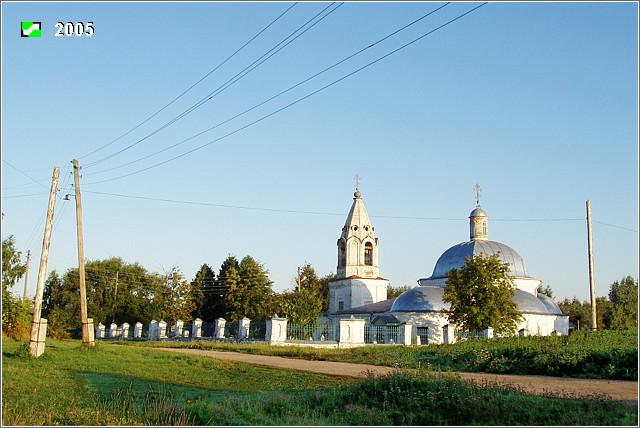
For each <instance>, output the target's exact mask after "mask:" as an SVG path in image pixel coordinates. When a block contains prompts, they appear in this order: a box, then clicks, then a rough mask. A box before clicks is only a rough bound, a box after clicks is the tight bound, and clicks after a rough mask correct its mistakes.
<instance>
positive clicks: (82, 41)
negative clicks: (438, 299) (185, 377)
mask: <svg viewBox="0 0 640 428" xmlns="http://www.w3.org/2000/svg"><path fill="white" fill-rule="evenodd" d="M444 4H445V3H432V2H410V3H397V2H389V3H384V2H375V3H361V2H355V3H344V4H342V5H341V6H340V7H338V8H337V9H335V10H333V8H334V7H335V6H338V5H339V3H335V4H334V6H331V3H321V2H320V3H315V2H314V3H304V2H302V3H298V4H296V5H295V6H294V7H293V8H291V9H290V10H288V12H287V13H286V14H284V15H283V16H282V17H281V18H280V19H278V20H277V21H276V22H275V23H273V25H271V26H270V27H269V28H268V29H266V30H265V31H264V32H263V33H261V34H260V35H258V36H257V37H256V38H255V39H254V40H252V41H251V43H249V44H248V45H247V46H246V47H244V48H243V49H241V50H239V49H240V48H241V47H242V46H243V45H244V44H245V43H247V42H248V41H250V40H251V39H252V38H253V37H254V36H256V35H257V34H258V33H259V32H260V31H261V30H263V29H264V28H265V27H267V26H268V25H269V24H270V23H272V22H273V21H274V20H275V19H276V18H277V17H278V16H280V15H281V14H282V13H283V12H285V11H286V10H287V9H288V8H289V7H290V6H292V5H293V3H287V2H277V3H263V2H260V3H206V2H196V3H184V2H175V3H173V2H158V3H153V2H145V3H115V2H113V3H111V2H105V3H97V2H91V3H76V2H68V3H56V2H46V3H28V2H26V3H21V2H18V3H11V2H3V3H2V165H1V167H2V213H3V219H2V237H3V238H5V237H7V236H8V235H10V234H13V235H14V236H15V238H16V241H17V246H18V248H19V249H20V250H22V251H23V255H24V256H26V252H27V250H28V249H30V250H31V253H32V262H31V269H30V277H29V287H28V290H29V294H30V295H33V294H34V293H35V288H36V279H37V275H38V265H39V260H40V252H41V247H42V239H43V234H44V218H45V213H46V208H47V203H48V193H49V188H50V185H51V176H52V172H53V167H54V165H57V166H59V167H60V169H61V179H60V185H59V187H60V191H59V194H58V196H59V197H58V200H57V202H56V213H55V227H54V230H53V235H52V243H51V250H50V260H49V265H48V272H50V271H51V270H53V269H56V270H57V271H58V272H59V273H63V272H65V271H66V270H67V269H69V268H72V267H77V250H76V229H75V224H76V220H75V206H74V202H73V198H71V200H70V201H65V200H64V195H65V194H67V193H71V194H72V193H73V189H72V187H71V184H72V183H73V178H72V175H71V171H72V169H71V160H72V159H78V160H79V163H80V165H81V166H82V167H83V169H82V179H81V190H82V205H83V210H84V218H83V224H84V246H85V258H86V259H87V260H97V259H105V258H109V257H112V256H117V257H122V258H123V259H124V260H125V261H127V262H139V263H140V264H141V265H142V266H144V267H145V268H146V269H148V270H149V271H152V272H164V271H166V270H169V269H170V268H171V267H172V266H174V265H177V266H178V267H179V268H180V269H181V270H182V272H183V273H184V274H185V276H186V278H187V279H188V280H191V279H192V278H193V277H194V275H195V273H196V271H197V270H198V269H199V267H200V266H201V265H202V264H203V263H207V264H209V265H210V266H211V267H212V268H213V269H214V270H216V271H217V270H218V269H219V267H220V264H221V263H222V261H223V260H224V259H225V258H226V257H227V256H228V255H229V254H233V255H236V256H237V257H238V258H242V257H244V256H245V255H251V256H252V257H254V258H255V259H257V260H259V261H260V262H261V263H263V264H264V266H265V268H266V269H268V270H269V272H270V278H271V280H272V281H273V282H274V289H275V290H276V291H282V290H284V289H287V288H292V287H293V286H294V278H295V275H296V269H297V267H298V266H302V265H303V264H304V263H305V262H308V263H311V264H312V265H313V266H314V267H315V268H316V271H317V272H318V273H319V274H320V275H325V274H328V273H332V272H335V271H336V263H337V247H336V242H337V239H338V237H339V235H340V231H341V228H342V226H343V224H344V221H345V218H346V216H347V213H348V211H349V208H350V206H351V203H352V198H353V192H354V187H355V182H354V177H355V175H356V174H358V175H359V176H360V177H361V181H360V190H361V192H362V197H363V200H364V203H365V206H366V207H367V210H368V212H369V215H370V216H371V220H372V222H373V226H374V227H375V230H376V234H377V236H378V238H379V240H380V259H379V261H380V269H381V275H382V276H384V277H386V278H388V279H389V280H390V281H391V284H392V285H394V286H401V285H411V286H413V285H415V284H416V280H417V279H418V278H421V277H427V276H430V275H431V273H432V271H433V267H434V265H435V263H436V261H437V259H438V257H439V256H440V255H441V254H442V253H443V252H444V251H445V250H446V249H447V248H449V247H451V246H453V245H455V244H457V243H459V242H462V241H466V240H467V239H468V234H469V227H468V215H469V213H470V211H471V210H473V208H474V207H475V192H474V190H473V187H474V185H475V184H476V183H479V184H480V185H481V186H482V189H483V191H482V199H481V204H482V207H483V208H484V209H485V210H486V212H487V213H488V214H489V216H490V220H489V222H490V223H489V238H490V239H492V240H495V241H499V242H502V243H505V244H507V245H509V246H511V247H513V248H514V249H515V250H516V251H518V253H519V254H520V255H521V256H522V257H523V258H524V260H525V262H526V265H527V269H528V271H529V274H530V275H531V276H533V277H536V278H539V279H542V280H543V281H544V284H546V285H549V286H551V288H552V289H553V291H554V294H555V295H556V298H557V300H559V299H562V298H564V297H570V298H571V297H573V296H577V297H578V298H579V299H581V300H588V299H589V277H588V258H587V228H586V220H585V218H586V208H585V202H586V200H587V199H590V200H591V203H592V212H593V220H594V224H593V239H594V256H595V279H596V293H597V295H598V296H604V295H606V294H607V292H608V289H609V285H610V284H611V283H612V282H613V281H615V280H620V279H621V278H622V277H624V276H626V275H632V276H634V277H635V278H637V277H638V4H637V3H636V2H606V3H597V2H588V3H555V2H545V3H520V2H516V3H502V2H498V3H489V4H487V5H485V6H483V7H480V8H479V9H477V10H475V11H473V12H471V13H470V14H468V15H466V16H463V17H461V18H460V19H458V20H456V21H454V22H452V23H451V24H449V25H446V26H444V27H443V28H441V29H438V30H437V31H434V32H432V33H431V34H428V35H426V36H424V37H423V38H421V39H419V40H417V41H416V42H415V43H412V44H410V45H408V46H406V47H405V48H403V49H401V50H399V51H397V52H395V53H393V54H391V55H389V56H387V57H386V58H383V59H380V58H382V57H383V56H385V55H387V54H389V53H390V52H392V51H394V50H396V49H398V48H400V47H401V46H403V45H406V44H407V43H409V42H411V41H413V40H416V39H418V38H419V37H421V36H423V35H425V34H427V33H429V32H431V31H432V30H434V29H436V28H437V27H439V26H441V25H443V24H446V23H447V22H448V21H451V20H452V19H454V18H456V17H458V16H460V15H462V14H464V13H465V12H467V11H469V10H471V9H473V8H474V7H476V6H479V5H480V4H481V3H466V2H465V3H452V4H450V5H448V6H446V7H444V8H442V9H441V10H439V11H437V12H435V13H433V14H432V15H430V16H428V17H425V18H424V19H422V20H420V21H419V22H417V23H415V24H414V25H412V26H410V27H408V28H406V29H405V30H403V31H400V32H398V33H396V34H394V35H393V36H391V37H389V38H387V39H385V40H383V41H381V42H380V43H376V42H378V41H379V40H381V39H383V38H384V37H386V36H388V35H390V34H392V33H394V32H395V31H396V30H399V29H401V28H402V27H404V26H406V25H407V24H409V23H411V22H413V21H415V20H416V19H418V18H420V17H422V16H423V15H426V14H427V13H429V12H431V11H434V10H435V9H436V8H438V7H440V6H443V5H444ZM327 7H329V9H326V11H325V12H324V13H327V12H329V11H331V10H333V12H331V13H330V14H329V15H327V16H326V17H325V18H324V19H322V20H321V21H319V22H318V23H317V24H316V25H315V26H313V27H312V28H310V29H309V30H308V31H306V32H304V33H303V34H302V35H300V37H298V38H296V39H295V40H293V41H291V43H290V44H288V45H286V46H285V47H284V48H283V49H282V50H280V51H279V52H277V53H276V54H275V55H273V56H272V57H270V58H269V59H267V60H266V61H265V62H264V63H263V64H261V65H260V66H259V67H257V68H255V69H254V70H252V71H251V72H250V73H249V74H247V75H246V76H244V77H242V78H241V79H239V80H237V82H235V83H234V84H233V85H232V86H229V87H228V88H227V89H225V90H224V91H222V92H219V94H218V93H217V92H216V90H217V89H218V88H220V87H221V86H222V85H225V83H226V82H228V81H229V79H232V78H233V77H234V76H236V75H237V74H238V73H241V72H242V70H244V69H245V68H246V67H247V66H249V65H251V64H252V63H253V62H254V61H256V60H258V59H259V58H260V57H261V56H263V55H264V54H265V53H267V52H268V51H269V50H270V49H272V48H273V47H274V46H276V45H278V43H280V42H282V41H283V40H285V39H286V38H287V37H288V36H289V35H290V34H291V33H292V32H294V31H295V30H296V29H298V28H300V27H301V26H303V25H304V24H305V23H306V22H307V21H309V20H310V19H312V18H313V17H314V16H316V15H317V14H318V13H321V12H322V11H323V10H324V9H325V8H327ZM321 16H323V15H320V16H319V17H321ZM316 20H317V18H316ZM22 21H41V22H42V37H41V38H22V37H20V33H19V31H20V30H19V28H18V27H19V24H20V22H22ZM58 21H61V22H63V23H66V22H83V23H85V24H86V23H87V22H89V21H91V22H93V27H94V30H95V31H94V34H93V35H92V36H90V37H88V36H86V35H84V36H75V35H74V36H69V37H66V36H62V37H56V36H55V33H56V22H58ZM305 28H306V27H305ZM287 40H288V41H290V40H291V38H290V39H287ZM285 43H286V42H285ZM372 44H373V46H371V47H370V48H368V49H365V48H367V47H368V46H370V45H372ZM280 46H282V45H280ZM363 49H364V51H363V52H362V53H360V54H358V55H356V56H354V57H352V58H351V59H349V60H348V61H345V62H343V63H341V64H339V65H338V66H336V67H334V68H332V69H331V70H329V71H327V72H326V73H323V74H321V75H319V76H318V77H316V78H314V79H312V80H309V81H308V82H306V83H303V84H301V85H300V86H298V87H296V88H294V89H292V90H291V91H288V92H287V93H285V94H284V95H282V96H280V97H278V98H275V99H273V100H271V101H269V102H268V103H265V104H263V105H260V106H258V105H259V104H260V103H262V102H263V101H265V100H267V99H269V98H271V97H273V96H274V95H277V94H279V93H280V92H282V91H284V90H286V89H288V88H290V87H292V86H294V85H296V84H298V83H299V82H302V81H303V80H305V79H307V78H309V77H311V76H313V75H314V74H316V73H318V72H320V71H322V70H324V69H326V68H327V67H329V66H332V65H334V64H336V63H338V62H339V61H341V60H343V59H345V58H347V57H349V56H350V55H353V54H354V53H356V52H358V51H360V50H363ZM238 50H239V51H238ZM236 51H238V52H237V53H236V54H235V56H233V57H232V58H231V59H229V60H228V61H227V62H226V63H224V64H223V65H221V66H220V67H219V68H218V69H217V70H216V71H214V72H212V73H211V74H210V75H209V76H208V77H206V78H205V79H204V80H202V81H201V82H200V83H198V84H197V85H196V86H195V87H193V88H192V89H191V90H190V91H188V92H187V93H186V94H185V95H184V96H182V97H181V98H179V99H178V100H177V101H176V102H174V103H173V104H171V105H170V106H168V107H167V108H166V109H164V110H163V111H162V112H160V113H159V114H157V115H156V116H154V117H153V118H152V119H150V120H149V121H147V122H146V123H144V124H142V125H141V126H139V127H138V128H137V129H135V130H134V131H132V132H131V133H129V134H127V135H126V136H125V137H123V138H121V139H119V140H117V141H114V140H116V139H117V138H118V137H120V136H121V135H123V134H124V133H126V132H127V131H129V130H131V129H133V128H134V127H136V126H137V125H140V124H141V123H142V122H143V121H144V120H145V119H147V118H149V117H150V116H151V115H153V114H154V113H156V112H157V111H158V110H160V109H161V108H162V107H163V106H165V105H167V104H168V103H169V102H170V101H172V100H174V99H175V98H176V97H177V96H178V95H180V94H181V93H183V92H184V91H185V90H187V89H188V88H189V87H191V86H192V85H193V84H194V83H196V82H197V81H198V80H200V79H201V78H203V77H204V76H205V75H207V73H209V72H211V71H212V70H214V69H215V68H216V67H217V66H219V65H220V64H221V63H223V62H224V61H225V59H227V58H229V57H230V56H231V55H232V54H233V53H234V52H236ZM378 59H380V60H379V61H378V62H375V63H373V64H372V65H370V66H368V67H366V68H364V69H362V70H361V71H358V72H356V73H355V74H352V75H351V76H349V77H346V78H344V79H343V80H340V81H338V82H337V83H335V84H333V85H331V86H329V87H327V88H326V89H324V90H322V91H320V92H317V93H315V94H314V95H312V96H310V97H308V98H306V99H303V100H302V101H300V102H298V103H296V104H294V105H291V106H290V107H288V108H285V109H284V110H281V111H278V110H280V109H282V108H283V107H285V106H287V105H290V104H291V103H293V102H295V101H297V100H300V99H301V98H303V97H305V96H307V95H309V94H312V93H313V92H315V91H318V90H319V89H321V88H323V87H325V86H327V85H330V84H331V83H333V82H336V81H337V80H339V79H341V78H343V77H345V76H347V75H349V74H350V73H353V72H354V71H356V70H358V69H360V68H362V67H364V66H366V65H367V64H370V63H372V62H373V61H376V60H378ZM209 94H215V96H214V97H213V98H211V99H210V100H208V101H207V102H206V103H204V104H203V105H202V106H200V107H199V108H197V109H195V110H194V111H193V112H191V113H190V114H188V115H186V116H185V117H183V118H181V119H180V120H178V121H176V122H175V123H173V124H171V126H168V127H166V128H164V129H162V130H161V131H160V132H157V133H155V134H154V135H152V136H150V137H148V138H146V139H144V137H146V136H148V135H149V134H151V133H153V132H154V131H155V130H157V129H159V128H161V127H163V126H164V125H166V124H167V123H169V122H170V121H171V120H172V119H174V118H176V117H178V115H180V114H181V113H183V112H185V111H187V110H188V109H189V108H190V107H192V106H194V105H195V104H196V103H197V102H198V101H200V100H203V99H206V98H207V96H208V95H209ZM254 106H258V107H256V108H255V109H253V110H251V111H249V112H247V113H245V114H243V115H241V116H239V117H236V118H235V119H233V120H230V121H228V122H226V123H223V122H225V121H227V120H228V119H230V118H232V117H233V116H236V115H238V114H239V113H242V112H244V111H245V110H247V109H250V108H251V107H254ZM276 112H277V113H276ZM273 113H275V114H273ZM269 115H271V116H269ZM262 118H264V119H263V120H260V119H262ZM258 120H260V121H258ZM256 121H258V122H256ZM254 122H255V123H254ZM221 123H223V124H221ZM252 123H253V124H252ZM218 124H221V125H220V126H218V127H216V128H214V129H212V130H210V131H208V132H206V133H204V134H202V135H199V136H197V137H195V138H193V139H191V140H188V141H185V142H182V141H184V140H185V139H187V138H189V137H192V136H194V135H196V134H198V133H201V132H202V131H205V130H207V129H208V128H211V127H214V126H215V125H218ZM248 125H249V126H248ZM245 127H246V128H245ZM236 131H237V132H236ZM180 142H182V143H181V144H179V145H176V144H177V143H180ZM136 143H137V144H136ZM207 143H210V144H207ZM174 145H175V146H174ZM171 146H174V147H172V148H169V147H171ZM127 147H129V148H128V149H126V150H123V149H125V148H127ZM198 147H201V148H199V149H197V150H195V151H193V150H194V149H196V148H198ZM167 148H168V149H167ZM98 149H100V150H98ZM163 149H167V150H165V151H163V152H161V153H157V152H159V151H161V150H163ZM96 150H98V151H96ZM189 151H193V152H192V153H189V154H186V155H184V156H182V157H179V158H176V157H177V156H180V155H183V154H185V153H187V152H189ZM154 153H157V154H154ZM152 154H153V156H150V155H152ZM145 156H149V157H147V158H144V157H145ZM141 158H144V159H142V160H139V159H141ZM172 158H176V159H174V160H171V161H169V160H170V159H172ZM162 162H165V163H163V164H160V163H162ZM93 163H95V164H93ZM158 164H160V165H158ZM147 168H149V169H147ZM145 169H146V170H145ZM123 176H124V177H123ZM162 200H165V201H162ZM166 200H172V201H181V202H167V201H166ZM187 202H188V203H187ZM22 287H23V282H20V283H19V285H18V286H17V287H16V288H15V289H14V291H16V292H17V293H19V294H21V293H22Z"/></svg>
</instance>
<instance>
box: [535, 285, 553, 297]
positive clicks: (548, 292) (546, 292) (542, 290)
mask: <svg viewBox="0 0 640 428" xmlns="http://www.w3.org/2000/svg"><path fill="white" fill-rule="evenodd" d="M538 294H544V295H545V296H547V297H548V298H550V299H553V290H552V289H551V287H549V285H545V286H544V287H543V286H542V284H540V285H538Z"/></svg>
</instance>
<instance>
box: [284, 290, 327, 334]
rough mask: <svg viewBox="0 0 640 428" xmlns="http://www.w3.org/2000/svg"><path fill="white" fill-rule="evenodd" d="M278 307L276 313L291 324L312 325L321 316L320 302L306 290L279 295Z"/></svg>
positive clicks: (311, 292)
mask: <svg viewBox="0 0 640 428" xmlns="http://www.w3.org/2000/svg"><path fill="white" fill-rule="evenodd" d="M278 306H279V309H278V310H277V313H278V314H279V315H281V316H283V317H285V318H287V319H288V320H289V322H291V323H293V324H301V325H308V324H313V323H315V321H316V320H317V319H318V317H319V316H320V315H321V314H322V301H321V300H320V299H318V296H317V295H316V293H315V292H313V291H311V290H308V289H306V288H302V289H300V290H293V291H285V292H284V293H282V294H281V295H280V298H279V304H278Z"/></svg>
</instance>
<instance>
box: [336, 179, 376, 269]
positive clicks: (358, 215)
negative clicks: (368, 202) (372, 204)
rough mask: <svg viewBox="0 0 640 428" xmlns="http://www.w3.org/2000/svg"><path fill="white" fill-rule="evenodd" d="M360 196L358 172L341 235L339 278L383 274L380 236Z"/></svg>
mask: <svg viewBox="0 0 640 428" xmlns="http://www.w3.org/2000/svg"><path fill="white" fill-rule="evenodd" d="M361 196H362V194H361V193H360V190H359V189H358V176H356V191H355V193H354V194H353V204H352V205H351V210H350V211H349V214H348V215H347V220H346V221H345V223H344V226H343V228H342V233H341V235H340V239H338V269H337V274H338V275H337V276H338V278H348V277H350V276H357V277H360V278H377V277H378V276H379V274H380V269H379V267H378V238H376V237H375V234H374V228H373V226H372V225H371V220H369V214H367V209H366V208H365V207H364V202H362V198H361Z"/></svg>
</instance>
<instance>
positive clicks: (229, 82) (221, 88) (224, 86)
mask: <svg viewBox="0 0 640 428" xmlns="http://www.w3.org/2000/svg"><path fill="white" fill-rule="evenodd" d="M333 4H335V2H334V3H331V4H330V5H329V6H327V7H326V8H324V9H323V10H322V11H320V12H319V13H318V14H316V15H315V16H314V17H313V18H311V19H310V20H308V21H307V22H305V23H304V24H303V25H302V26H300V27H299V28H298V29H296V30H295V31H294V32H293V33H291V34H290V35H289V36H287V37H286V38H285V39H284V40H282V41H280V42H279V43H278V44H277V45H276V46H274V47H273V48H271V49H270V50H269V51H267V53H265V54H263V55H262V56H261V57H260V58H258V59H257V60H255V61H254V62H253V63H251V64H250V65H248V66H247V67H245V68H244V69H243V70H242V71H240V72H239V73H237V74H236V75H235V76H234V77H232V78H231V79H229V80H227V82H225V83H224V84H222V85H221V86H219V87H218V88H217V89H216V90H215V91H213V92H211V93H209V94H208V95H206V96H205V97H204V98H202V99H201V100H200V101H198V102H197V103H196V104H194V105H193V106H191V107H189V108H188V109H187V110H185V111H183V112H182V113H180V114H179V115H178V116H176V117H174V118H173V119H171V120H170V121H169V122H167V123H165V124H164V125H162V126H160V127H159V128H157V129H156V130H155V131H153V132H151V133H150V134H148V135H146V136H145V137H143V138H141V139H139V140H138V141H136V142H135V143H133V144H130V145H129V146H127V147H125V148H124V149H121V150H119V151H117V152H115V153H113V154H111V155H109V156H106V157H104V158H102V159H100V160H97V161H95V162H92V163H90V164H88V165H86V166H85V167H87V168H89V167H92V166H95V165H97V164H100V163H102V162H105V161H107V160H109V159H111V158H113V157H114V156H117V155H119V154H120V153H123V152H125V151H127V150H129V149H130V148H132V147H134V146H136V145H138V144H140V143H141V142H143V141H144V140H146V139H147V138H149V137H152V136H153V135H155V134H157V133H158V132H160V131H162V130H164V129H166V128H167V127H169V126H171V125H172V124H174V123H176V122H177V121H179V120H180V119H182V118H183V117H185V116H187V115H188V114H190V113H192V112H193V111H194V110H196V109H197V108H199V107H201V106H202V105H204V104H205V103H206V102H208V101H209V100H211V99H213V98H214V97H215V96H217V95H219V94H220V93H222V92H223V91H224V90H225V89H227V88H229V87H230V86H231V85H233V84H234V83H236V82H237V81H238V80H240V79H241V78H243V77H244V76H246V75H247V74H249V73H250V72H251V71H253V70H255V69H256V68H257V67H258V66H260V65H262V64H263V63H264V62H266V61H267V60H268V59H270V58H271V57H273V56H274V55H275V54H277V53H278V52H280V51H281V50H282V49H284V48H285V47H286V46H288V45H289V44H291V43H292V42H293V41H294V40H296V39H297V38H298V37H300V36H302V35H303V34H304V33H306V32H307V31H308V30H310V29H311V28H313V27H314V26H315V25H316V24H318V23H319V22H320V21H322V20H323V19H324V18H326V17H327V16H329V15H330V14H331V13H333V12H334V11H335V10H336V9H338V8H339V7H340V6H342V4H344V3H340V4H339V5H338V6H336V7H335V8H334V9H332V10H330V11H329V12H327V13H326V14H325V15H324V16H322V17H321V18H320V19H318V20H317V21H316V22H314V23H313V24H311V25H310V26H309V27H308V28H306V29H304V31H302V32H301V33H300V34H298V35H296V36H295V37H294V38H293V39H291V40H289V41H288V42H287V43H285V44H284V45H283V46H281V47H280V48H279V49H277V50H275V51H274V49H276V48H278V46H280V45H282V44H283V43H284V42H286V41H287V40H288V39H289V38H291V37H292V36H293V35H294V34H296V33H297V32H299V31H300V30H301V29H303V28H304V27H305V26H307V25H308V24H309V23H310V22H312V21H313V20H314V19H316V18H317V17H318V16H320V15H321V14H322V13H324V12H325V11H326V10H327V9H329V8H330V7H331V6H332V5H333ZM272 51H274V52H273V53H272ZM269 54H270V55H269ZM267 55H268V56H267ZM265 56H266V58H265ZM263 58H264V59H263ZM261 60H262V61H261ZM258 61H260V62H258ZM257 62H258V64H257V65H255V66H254V64H256V63H257ZM252 66H253V67H252ZM250 67H252V68H250ZM247 70H248V71H247ZM243 73H244V74H243Z"/></svg>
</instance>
